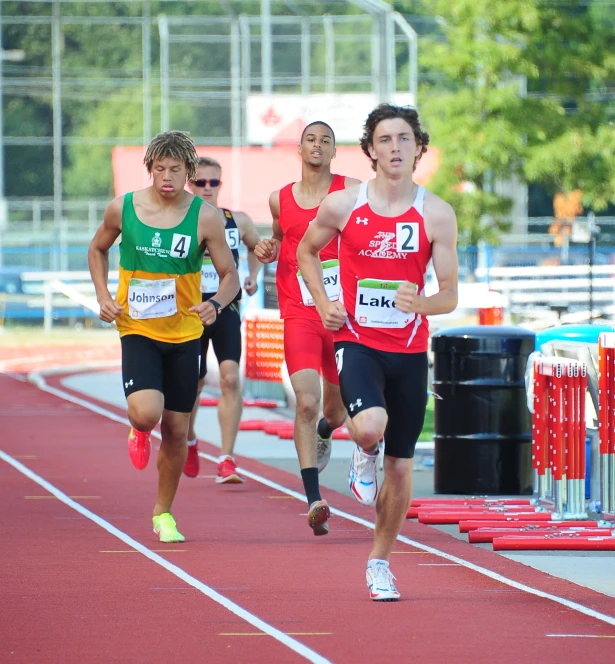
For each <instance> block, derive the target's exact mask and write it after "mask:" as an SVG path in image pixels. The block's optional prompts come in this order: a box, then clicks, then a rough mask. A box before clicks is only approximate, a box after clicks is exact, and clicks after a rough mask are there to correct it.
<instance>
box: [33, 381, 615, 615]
mask: <svg viewBox="0 0 615 664" xmlns="http://www.w3.org/2000/svg"><path fill="white" fill-rule="evenodd" d="M28 380H30V381H31V382H32V383H34V384H35V385H37V386H38V387H39V388H40V389H41V390H43V391H45V392H49V393H50V394H55V395H56V396H58V397H60V398H61V399H65V400H67V401H70V402H72V403H75V404H78V405H80V406H83V407H84V408H88V409H89V410H91V411H93V412H95V413H98V414H99V415H103V416H105V417H108V418H109V419H111V420H114V421H115V422H121V423H122V424H126V425H127V426H130V423H129V421H128V420H127V419H126V418H123V417H119V416H117V415H115V413H112V412H111V411H107V410H105V409H104V408H100V407H99V406H97V405H95V404H91V403H88V402H87V401H85V400H83V399H79V398H77V397H74V396H73V395H71V394H68V393H67V392H64V391H63V390H58V389H56V388H54V387H50V386H49V385H47V383H46V382H45V379H44V377H43V375H42V374H41V373H39V372H33V373H31V374H29V376H28ZM152 435H153V436H157V437H158V438H160V434H159V433H158V432H157V431H153V432H152ZM199 455H200V456H201V457H203V458H204V459H208V460H209V461H212V462H214V463H218V457H217V456H212V455H211V454H206V453H205V452H199ZM240 470H241V472H242V473H243V474H244V475H245V476H246V477H249V478H250V479H252V480H254V481H255V482H259V483H260V484H263V485H265V486H268V487H269V488H271V489H275V490H276V491H280V492H281V493H285V494H286V495H288V496H293V497H294V498H297V500H300V501H301V502H302V503H303V502H305V496H303V495H302V494H300V493H299V492H297V491H293V490H292V489H288V488H287V487H285V486H282V485H281V484H278V483H277V482H272V481H271V480H268V479H267V478H266V477H261V476H260V475H256V474H255V473H252V472H250V471H249V470H246V469H245V468H242V469H240ZM331 514H335V515H336V516H341V517H343V518H344V519H347V520H348V521H353V522H354V523H358V524H360V525H362V526H366V527H367V528H370V529H371V530H374V529H375V527H376V526H375V524H373V523H372V522H371V521H367V520H366V519H362V518H361V517H358V516H355V515H354V514H350V513H348V512H343V511H342V510H338V509H336V508H334V507H332V508H331ZM397 540H398V541H399V542H403V543H404V544H408V545H410V546H413V547H414V548H416V549H420V550H421V551H426V552H428V553H433V554H434V555H436V556H439V557H440V558H444V560H448V561H449V562H451V563H457V564H458V565H462V566H463V567H466V568H467V569H471V570H473V571H474V572H477V573H478V574H482V575H483V576H486V577H488V578H489V579H493V580H494V581H497V582H499V583H502V584H504V585H506V586H510V587H511V588H516V589H517V590H522V591H523V592H526V593H528V594H529V595H534V596H535V597H541V598H542V599H548V600H551V601H552V602H555V603H556V604H561V605H562V606H565V607H566V608H568V609H572V610H573V611H578V612H579V613H582V614H584V615H586V616H589V617H590V618H595V619H596V620H600V621H602V622H604V623H607V624H608V625H613V626H615V617H613V616H609V615H606V614H605V613H600V612H599V611H595V610H594V609H590V608H589V607H587V606H583V604H579V603H577V602H572V601H570V600H568V599H565V598H564V597H559V596H557V595H552V594H551V593H546V592H543V591H542V590H538V589H537V588H532V587H531V586H528V585H526V584H524V583H519V582H518V581H514V580H513V579H509V578H508V577H506V576H503V575H502V574H498V573H497V572H493V571H491V570H490V569H487V568H485V567H481V566H480V565H475V564H474V563H471V562H468V561H467V560H464V559H463V558H458V557H457V556H453V555H451V554H450V553H446V552H444V551H440V550H439V549H436V548H434V547H432V546H427V545H426V544H421V542H417V541H415V540H412V539H410V538H409V537H406V536H405V535H398V536H397Z"/></svg>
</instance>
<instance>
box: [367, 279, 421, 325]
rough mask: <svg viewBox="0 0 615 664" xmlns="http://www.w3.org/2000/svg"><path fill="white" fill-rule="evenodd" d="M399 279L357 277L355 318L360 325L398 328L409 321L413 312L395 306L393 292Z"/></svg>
mask: <svg viewBox="0 0 615 664" xmlns="http://www.w3.org/2000/svg"><path fill="white" fill-rule="evenodd" d="M401 283H402V282H401V281H380V280H378V279H359V281H358V282H357V302H356V305H355V319H356V321H357V323H358V324H359V325H361V326H362V327H383V328H399V327H406V325H408V324H409V323H411V322H412V321H413V320H414V318H415V314H413V313H412V314H405V313H404V312H403V311H398V310H397V309H396V308H395V293H396V292H397V289H398V288H399V284H401Z"/></svg>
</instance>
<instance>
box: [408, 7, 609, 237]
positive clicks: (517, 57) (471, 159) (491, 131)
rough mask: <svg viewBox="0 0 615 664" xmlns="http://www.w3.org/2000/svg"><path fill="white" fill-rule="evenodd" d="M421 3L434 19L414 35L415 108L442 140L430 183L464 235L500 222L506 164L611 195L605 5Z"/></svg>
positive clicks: (509, 170)
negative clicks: (418, 78) (419, 79)
mask: <svg viewBox="0 0 615 664" xmlns="http://www.w3.org/2000/svg"><path fill="white" fill-rule="evenodd" d="M396 8H397V9H399V10H403V9H404V8H407V10H408V11H410V9H411V8H412V11H416V3H410V2H398V3H396ZM422 11H423V13H425V14H428V15H432V16H433V15H436V16H437V17H438V20H437V26H438V29H434V30H432V32H431V34H430V35H428V36H424V37H423V38H422V39H421V41H420V43H419V58H420V66H421V69H422V71H423V72H426V73H427V74H428V75H427V76H424V77H423V80H424V83H423V85H422V88H421V91H420V95H419V101H420V111H421V116H422V118H423V121H424V123H425V125H426V127H427V129H428V130H429V131H430V133H431V137H432V144H434V145H436V146H438V147H439V148H440V149H441V152H440V155H441V158H440V161H441V165H440V169H439V171H438V173H437V176H436V178H435V180H434V182H433V183H432V184H431V187H432V188H433V189H434V191H436V193H439V194H440V195H441V196H443V197H444V198H445V199H446V200H448V201H449V202H450V203H451V204H452V205H453V207H454V208H455V210H456V212H457V215H458V220H459V227H460V240H461V242H462V243H463V242H468V243H471V244H474V243H475V242H476V241H477V240H478V239H486V240H488V241H490V242H493V240H494V239H495V238H497V235H498V233H499V232H501V231H505V230H506V223H505V219H506V215H507V213H508V211H509V209H510V204H511V201H508V200H506V199H504V198H502V197H500V196H496V195H495V194H494V193H493V191H494V181H495V180H498V179H501V180H504V179H506V178H508V177H510V176H511V175H512V174H518V175H519V176H520V177H521V178H523V179H525V181H527V182H537V183H541V184H544V185H546V186H548V187H549V188H550V189H552V190H553V191H558V190H562V191H572V190H574V189H577V188H580V189H582V190H583V201H584V203H585V204H586V205H588V206H590V207H592V208H593V209H595V210H597V211H598V210H601V209H604V208H605V207H606V206H607V205H608V203H609V202H613V201H615V187H614V182H615V166H614V164H615V159H614V157H615V132H613V126H612V120H613V117H614V116H615V110H614V109H613V104H612V102H611V103H609V96H608V94H604V93H605V92H607V93H608V90H609V88H610V89H611V90H612V88H613V82H614V79H615V69H613V67H614V64H615V57H614V56H613V52H615V48H614V47H615V40H614V37H613V17H612V16H611V17H610V21H609V20H605V13H604V8H602V7H601V5H600V3H598V2H597V3H595V5H592V4H588V3H587V2H585V1H581V0H569V1H568V2H566V3H552V2H549V1H548V0H457V1H456V2H454V3H451V2H450V1H449V0H434V1H430V2H424V3H423V5H422ZM436 72H437V74H436ZM525 86H527V94H525V92H526V91H525V90H524V88H525ZM609 122H611V124H609Z"/></svg>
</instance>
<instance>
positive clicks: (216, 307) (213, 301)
mask: <svg viewBox="0 0 615 664" xmlns="http://www.w3.org/2000/svg"><path fill="white" fill-rule="evenodd" d="M207 301H208V302H211V304H213V305H214V309H215V310H216V318H217V317H218V316H219V315H220V312H221V311H222V305H221V304H220V303H219V302H217V301H216V300H214V298H213V297H210V298H209V300H207Z"/></svg>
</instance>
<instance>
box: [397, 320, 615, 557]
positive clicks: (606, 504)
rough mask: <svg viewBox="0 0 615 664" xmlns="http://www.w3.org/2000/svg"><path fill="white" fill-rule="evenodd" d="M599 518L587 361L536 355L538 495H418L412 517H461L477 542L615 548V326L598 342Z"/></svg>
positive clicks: (452, 520)
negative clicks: (593, 493)
mask: <svg viewBox="0 0 615 664" xmlns="http://www.w3.org/2000/svg"><path fill="white" fill-rule="evenodd" d="M598 353H599V413H598V418H599V427H598V432H599V440H600V469H601V473H600V485H601V488H600V510H601V511H600V519H599V520H589V518H588V512H587V508H586V504H585V493H584V486H585V475H586V462H585V449H586V446H585V440H586V429H585V399H586V393H587V367H586V365H584V363H582V362H578V361H576V360H570V359H566V358H554V357H548V358H537V359H536V360H535V361H534V367H533V368H534V372H533V376H534V378H533V381H534V382H533V387H534V396H533V420H532V462H533V468H534V496H533V498H489V497H473V498H444V497H443V498H438V497H435V498H417V499H415V500H413V501H412V504H411V506H410V509H409V510H408V513H407V518H409V519H413V518H416V519H418V521H419V522H420V523H425V524H431V525H436V524H440V525H442V524H459V531H460V532H461V533H467V535H468V541H469V542H471V543H489V542H491V543H492V545H493V549H494V550H495V551H511V550H577V551H578V550H581V551H596V550H600V551H615V333H610V332H605V333H602V334H601V335H600V338H599V342H598Z"/></svg>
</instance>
